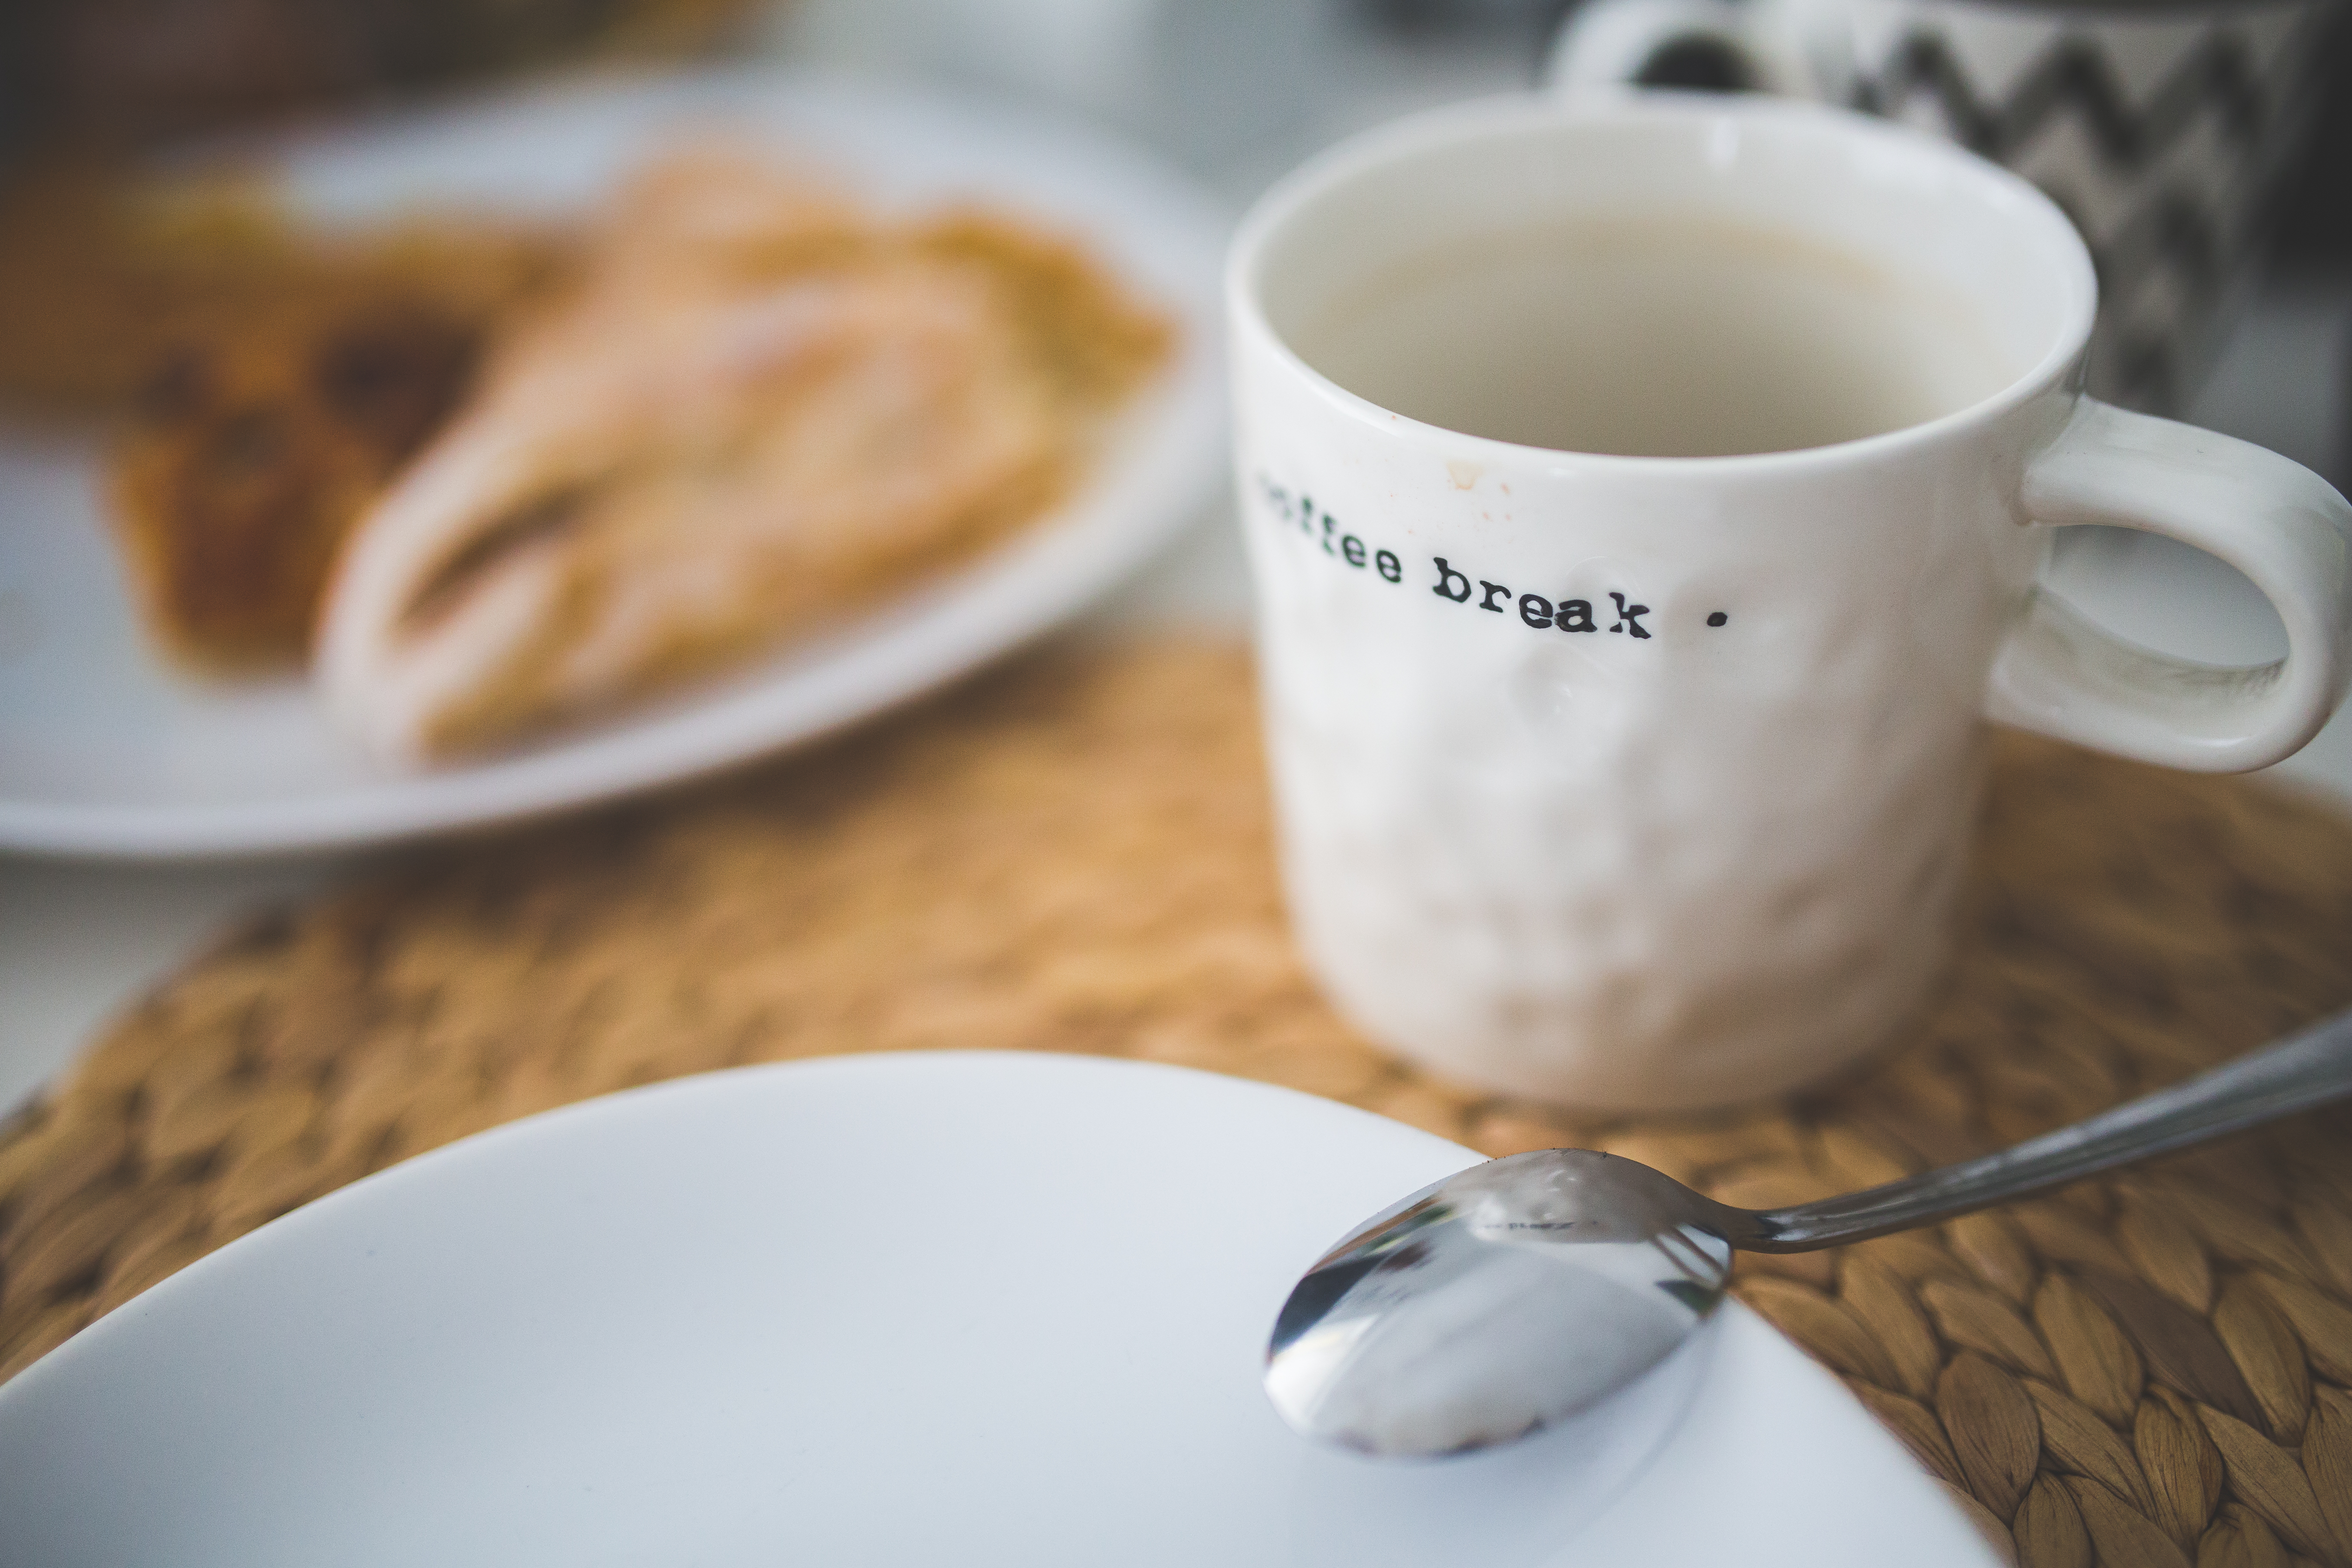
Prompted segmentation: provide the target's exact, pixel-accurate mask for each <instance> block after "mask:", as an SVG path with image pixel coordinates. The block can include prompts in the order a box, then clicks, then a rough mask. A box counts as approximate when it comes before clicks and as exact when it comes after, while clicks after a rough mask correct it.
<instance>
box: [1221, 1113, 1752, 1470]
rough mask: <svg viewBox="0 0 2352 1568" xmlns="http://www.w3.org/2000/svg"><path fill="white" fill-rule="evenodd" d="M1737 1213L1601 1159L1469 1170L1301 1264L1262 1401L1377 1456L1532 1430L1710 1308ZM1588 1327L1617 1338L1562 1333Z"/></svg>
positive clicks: (1614, 1383) (1456, 1446)
mask: <svg viewBox="0 0 2352 1568" xmlns="http://www.w3.org/2000/svg"><path fill="white" fill-rule="evenodd" d="M1727 1212H1728V1211H1726V1210H1724V1208H1723V1205H1720V1204H1717V1203H1714V1202H1712V1201H1711V1200H1709V1199H1707V1198H1705V1197H1702V1196H1701V1195H1699V1194H1696V1193H1694V1192H1692V1191H1691V1190H1690V1189H1689V1188H1687V1187H1685V1186H1684V1185H1683V1184H1680V1183H1679V1182H1675V1181H1674V1180H1672V1179H1670V1178H1668V1177H1666V1176H1664V1175H1661V1174H1659V1173H1657V1172H1655V1171H1654V1170H1652V1169H1650V1167H1648V1166H1647V1165H1643V1164H1640V1163H1635V1162H1634V1161H1632V1160H1626V1159H1622V1158H1620V1157H1618V1156H1616V1155H1613V1154H1601V1153H1595V1152H1591V1150H1585V1149H1547V1150H1543V1151H1540V1152H1536V1153H1532V1154H1515V1155H1513V1156H1511V1157H1510V1158H1508V1159H1505V1160H1496V1161H1492V1162H1489V1163H1486V1164H1484V1165H1474V1166H1472V1167H1471V1168H1470V1169H1469V1170H1466V1171H1464V1172H1461V1173H1458V1174H1456V1175H1453V1176H1449V1177H1447V1178H1446V1179H1445V1180H1444V1181H1442V1182H1439V1183H1436V1184H1433V1185H1432V1186H1428V1187H1424V1188H1423V1189H1422V1190H1421V1191H1420V1192H1418V1193H1415V1194H1412V1196H1411V1197H1409V1198H1406V1199H1405V1200H1404V1201H1403V1202H1402V1203H1400V1204H1398V1205H1395V1206H1394V1207H1392V1208H1391V1209H1390V1210H1388V1211H1387V1212H1385V1213H1383V1214H1381V1215H1376V1216H1375V1217H1374V1218H1373V1219H1371V1220H1370V1221H1369V1222H1368V1223H1366V1224H1365V1225H1364V1226H1361V1227H1360V1228H1359V1229H1357V1230H1356V1231H1355V1232H1353V1233H1352V1234H1351V1235H1349V1237H1346V1238H1345V1239H1344V1240H1342V1241H1341V1242H1340V1243H1339V1246H1337V1247H1334V1248H1332V1250H1331V1251H1330V1252H1329V1253H1328V1255H1327V1256H1326V1257H1325V1258H1323V1259H1322V1261H1320V1262H1318V1264H1316V1265H1315V1267H1314V1268H1311V1269H1309V1270H1308V1271H1307V1276H1306V1278H1304V1279H1301V1280H1300V1281H1299V1282H1298V1286H1297V1289H1295V1290H1293V1291H1292V1292H1291V1295H1290V1300H1289V1301H1288V1302H1287V1303H1286V1304H1285V1305H1284V1307H1283V1310H1282V1315H1281V1317H1280V1318H1279V1319H1278V1320H1277V1321H1276V1324H1275V1330H1274V1337H1273V1341H1272V1342H1271V1343H1270V1344H1269V1345H1268V1347H1267V1351H1266V1375H1265V1386H1266V1392H1267V1393H1268V1394H1270V1395H1271V1396H1272V1397H1273V1399H1274V1403H1275V1405H1276V1408H1277V1409H1278V1410H1280V1411H1281V1412H1282V1415H1283V1416H1284V1418H1285V1419H1286V1420H1287V1421H1288V1422H1289V1423H1290V1424H1291V1425H1292V1426H1295V1427H1297V1428H1298V1429H1299V1430H1301V1431H1304V1432H1310V1433H1313V1434H1314V1435H1316V1436H1321V1437H1325V1438H1328V1439H1329V1440H1331V1441H1333V1442H1337V1443H1341V1444H1344V1445H1346V1446H1348V1447H1352V1448H1357V1449H1360V1450H1362V1451H1364V1452H1366V1453H1370V1454H1380V1455H1400V1456H1402V1455H1423V1456H1426V1455H1438V1454H1448V1453H1456V1452H1461V1451H1463V1450H1465V1449H1471V1448H1482V1447H1488V1446H1490V1445H1492V1444H1495V1443H1500V1442H1507V1441H1508V1440H1510V1439H1512V1438H1514V1437H1517V1436H1523V1435H1524V1434H1526V1433H1528V1432H1532V1431H1534V1430H1535V1429H1536V1428H1538V1427H1539V1426H1548V1425H1549V1424H1550V1423H1552V1422H1554V1421H1557V1420H1559V1418H1560V1417H1562V1416H1564V1415H1570V1414H1573V1413H1574V1412H1576V1411H1578V1410H1580V1409H1582V1408H1584V1407H1585V1406H1587V1405H1591V1404H1593V1403H1595V1402H1596V1401H1598V1400H1600V1399H1602V1398H1605V1397H1606V1396H1607V1395H1609V1394H1612V1393H1614V1392H1615V1391H1616V1390H1618V1389H1620V1388H1622V1387H1623V1386H1625V1384H1628V1383H1630V1382H1632V1381H1633V1379H1634V1378H1636V1377H1638V1376H1640V1375H1641V1374H1642V1373H1644V1372H1647V1371H1648V1370H1649V1369H1650V1368H1651V1367H1653V1366H1654V1365H1656V1364H1657V1363H1659V1362H1661V1361H1664V1359H1665V1358H1666V1357H1667V1356H1668V1355H1670V1354H1672V1353H1673V1352H1674V1350H1675V1347H1676V1346H1678V1345H1680V1344H1681V1343H1682V1342H1683V1341H1684V1340H1685V1339H1686V1338H1687V1337H1689V1335H1690V1332H1691V1331H1692V1330H1694V1329H1696V1327H1697V1326H1698V1324H1699V1323H1700V1322H1701V1321H1703V1320H1705V1319H1706V1316H1707V1314H1708V1313H1710V1312H1712V1311H1713V1310H1715V1307H1716V1304H1717V1302H1718V1301H1720V1300H1722V1298H1723V1290H1724V1286H1725V1284H1726V1282H1727V1280H1728V1279H1729V1277H1730V1268H1731V1247H1730V1246H1729V1245H1728V1244H1727V1242H1725V1241H1724V1240H1723V1239H1722V1237H1721V1236H1720V1234H1719V1231H1720V1230H1721V1228H1722V1227H1723V1223H1724V1222H1723V1219H1722V1215H1724V1214H1726V1213H1727ZM1575 1323H1584V1324H1589V1325H1598V1324H1605V1325H1607V1328H1606V1331H1603V1332H1598V1333H1593V1332H1587V1333H1578V1332H1570V1331H1563V1325H1567V1324H1575Z"/></svg>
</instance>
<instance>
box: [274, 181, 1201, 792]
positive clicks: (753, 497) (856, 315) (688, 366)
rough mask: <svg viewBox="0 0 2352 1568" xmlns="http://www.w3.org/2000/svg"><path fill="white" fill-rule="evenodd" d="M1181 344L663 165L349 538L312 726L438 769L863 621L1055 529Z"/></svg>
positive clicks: (1071, 264) (1076, 260)
mask: <svg viewBox="0 0 2352 1568" xmlns="http://www.w3.org/2000/svg"><path fill="white" fill-rule="evenodd" d="M1167 342H1168V329H1167V327H1166V325H1165V323H1164V322H1163V321H1161V320H1160V318H1158V317H1157V316H1156V315H1154V314H1152V313H1151V312H1150V311H1148V310H1144V309H1142V308H1141V307H1139V306H1138V305H1135V304H1133V303H1132V302H1130V301H1129V300H1126V299H1125V298H1124V297H1123V295H1122V294H1121V293H1120V292H1119V291H1118V289H1116V287H1115V286H1113V285H1111V284H1109V283H1108V281H1107V280H1105V279H1102V277H1101V274H1100V273H1099V271H1098V270H1097V269H1096V268H1094V267H1093V266H1092V265H1091V264H1090V263H1088V262H1087V261H1086V260H1085V258H1083V257H1081V256H1080V255H1079V254H1078V253H1076V251H1074V250H1072V249H1071V248H1069V247H1066V246H1065V245H1062V244H1059V243H1058V242H1055V241H1052V240H1049V239H1045V238H1043V237H1035V236H1033V235H1030V234H1028V233H1026V232H1024V230H1022V229H1021V228H1020V227H1019V226H1015V225H1013V224H1011V223H1008V222H1005V221H1003V220H996V219H989V218H984V217H981V216H975V215H969V214H965V215H955V216H949V217H947V218H944V219H940V220H936V221H932V222H928V223H924V224H918V225H892V224H886V223H881V222H878V221H877V220H875V219H874V218H872V217H870V216H866V215H865V214H863V213H861V212H859V211H858V210H857V209H856V208H855V207H854V206H852V205H849V204H847V203H845V201H843V200H842V199H841V198H840V197H838V196H837V195H833V194H832V193H830V192H827V191H825V190H824V189H822V188H820V187H814V186H812V185H810V184H807V183H805V182H803V181H801V180H798V179H796V178H794V177H793V176H791V175H789V174H782V173H780V172H778V171H777V170H775V169H773V168H772V167H769V166H768V165H765V164H763V163H757V162H755V161H752V160H750V159H747V158H745V157H743V156H741V155H740V154H735V153H726V152H704V153H698V154H693V155H688V156H685V157H681V158H679V159H677V160H674V161H672V162H670V163H666V164H663V165H660V166H657V167H656V168H655V169H654V170H652V171H650V172H649V173H648V174H646V176H644V177H643V178H642V179H641V180H640V181H638V182H637V183H636V184H635V185H634V186H633V187H632V188H631V189H630V190H629V191H628V192H627V193H625V195H623V196H622V198H621V199H620V200H619V201H618V202H617V203H616V205H615V207H614V214H613V216H612V219H611V221H610V223H609V225H608V226H607V228H606V230H605V232H604V237H603V238H602V239H601V240H600V241H599V243H598V244H597V245H596V247H594V249H593V253H592V255H591V258H590V259H589V262H588V265H587V268H586V269H585V272H584V275H583V281H582V283H581V284H580V286H579V288H578V289H577V290H576V291H575V292H573V293H572V295H571V296H569V297H568V298H567V299H565V300H563V301H562V304H561V305H560V306H559V307H556V308H554V309H551V310H548V311H547V312H545V313H544V314H543V315H542V316H541V317H540V318H539V319H537V320H535V321H531V322H530V323H529V324H528V325H527V326H524V327H521V328H519V329H518V330H517V331H515V332H514V333H513V334H512V335H511V336H510V337H509V340H508V341H506V342H504V343H502V344H501V345H500V346H499V349H498V350H497V352H496V353H495V354H494V356H493V358H492V361H491V363H489V365H488V367H487V369H486V371H485V373H484V375H483V378H482V384H481V390H480V392H479V394H478V395H477V396H476V398H475V399H474V400H473V401H472V402H471V403H470V404H469V405H468V406H467V408H466V409H465V410H464V411H463V413H462V414H461V415H460V416H458V417H457V419H456V421H455V422H454V423H453V424H452V426H451V427H450V428H449V430H448V431H447V432H446V435H445V436H444V437H442V438H441V439H440V440H439V441H438V442H437V443H436V445H435V446H434V447H433V448H432V449H430V450H429V451H428V452H427V453H426V454H425V456H424V457H423V458H421V459H420V460H419V462H418V463H417V464H416V466H415V468H414V469H413V470H412V471H411V472H410V473H408V474H407V475H406V476H404V479H402V481H401V482H400V483H399V485H397V486H396V487H395V488H394V490H393V491H392V493H390V494H389V495H387V496H386V497H385V498H384V500H383V502H382V503H381V504H380V505H379V506H378V507H377V508H375V509H374V510H373V512H372V513H371V514H370V515H369V517H368V518H367V519H366V521H364V522H363V523H362V526H361V528H360V530H359V531H358V532H357V533H356V534H355V535H354V536H353V538H352V542H351V543H350V546H349V547H348V549H347V550H346V552H345V553H344V556H343V558H342V560H341V563H339V564H338V567H337V569H336V577H335V582H334V584H333V586H332V588H331V595H330V599H329V602H328V607H327V610H326V612H325V616H324V618H323V620H322V623H321V627H320V649H319V658H318V668H319V672H320V678H321V679H322V682H323V683H324V686H325V689H326V691H327V693H328V697H329V700H330V702H331V704H332V706H333V707H334V708H335V710H337V712H338V713H339V714H340V715H341V717H342V718H343V719H344V720H345V721H347V722H349V723H350V724H351V725H352V727H353V728H355V729H356V730H357V731H359V732H360V733H361V734H362V736H364V737H365V738H366V739H367V740H368V741H369V742H371V743H372V744H373V746H375V747H376V748H377V749H379V750H380V751H383V752H386V753H389V754H392V755H394V756H401V757H407V758H420V757H429V756H435V755H442V754H447V753H451V752H462V751H467V750H473V749H478V748H481V747H485V746H488V745H493V744H497V743H499V742H504V741H508V740H510V739H512V738H515V737H517V736H520V735H526V734H529V733H530V732H532V731H538V730H541V729H544V728H547V727H549V726H551V725H556V724H560V723H563V722H566V721H572V720H574V719H577V718H579V717H582V716H583V715H588V714H592V713H595V712H598V711H601V710H607V709H610V708H612V707H614V706H615V705H616V704H619V703H622V702H625V701H627V700H631V699H633V698H635V697H638V696H640V695H642V694H644V693H646V692H648V691H651V690H655V689H659V688H663V687H667V686H669V685H672V684H675V683H676V682H677V681H679V680H681V679H686V678H688V677H690V676H693V675H697V674H700V673H703V672H706V671H709V670H710V669H713V668H717V667H719V666H720V665H723V664H726V663H729V662H732V661H738V660H740V659H741V658H744V657H746V656H748V655H750V654H752V653H755V652H756V651H758V650H761V649H763V648H766V647H771V646H773V645H774V644H775V643H777V642H778V641H779V640H780V639H782V638H784V637H789V636H792V635H794V634H798V633H804V632H806V631H808V630H810V629H812V628H814V627H816V626H821V625H823V624H824V623H825V622H827V621H829V620H832V619H835V618H837V617H839V616H845V615H846V614H850V613H853V612H855V611H856V610H858V609H861V608H863V607H865V606H866V605H870V604H871V603H873V602H874V601H875V600H876V599H877V598H878V597H880V596H882V595H885V594H887V593H888V592H890V591H891V590H893V589H895V588H898V587H899V586H902V585H903V584H907V583H908V582H909V581H911V580H914V579H916V578H918V577H919V576H921V575H923V574H929V573H933V572H937V571H939V570H940V569H942V568H945V567H947V566H950V565H952V564H954V563H958V562H961V561H963V560H967V559H969V558H970V557H971V555H972V554H974V553H975V552H978V551H980V550H982V549H983V548H985V547H986V546H987V545H989V544H991V543H992V542H995V541H997V540H999V539H1001V538H1003V536H1004V535H1005V534H1006V533H1008V532H1009V531H1012V530H1013V529H1015V528H1017V527H1018V526H1020V525H1021V524H1022V523H1024V522H1025V521H1028V520H1030V519H1032V518H1034V517H1035V516H1037V515H1038V514H1039V513H1041V512H1042V511H1044V510H1046V509H1047V508H1048V507H1050V506H1051V505H1052V504H1053V503H1054V501H1055V500H1057V499H1058V498H1059V497H1060V496H1061V495H1062V494H1063V493H1065V491H1066V489H1067V487H1068V485H1069V483H1070V480H1071V478H1072V476H1073V474H1074V473H1075V472H1076V470H1077V468H1079V467H1080V466H1081V465H1082V464H1083V463H1084V461H1085V460H1086V458H1087V455H1088V449H1089V447H1090V445H1091V442H1092V440H1093V437H1095V435H1096V433H1097V428H1098V426H1099V425H1100V424H1101V422H1102V420H1103V418H1104V416H1106V415H1107V414H1108V411H1109V410H1110V409H1111V408H1112V407H1113V406H1114V405H1115V404H1116V403H1117V401H1118V398H1119V397H1120V396H1121V395H1124V394H1125V393H1126V392H1127V391H1128V390H1129V389H1130V388H1131V387H1132V386H1133V385H1134V384H1135V383H1136V382H1137V381H1138V380H1139V378H1140V377H1141V376H1142V375H1144V374H1148V372H1149V370H1150V366H1151V365H1152V364H1153V363H1156V362H1157V361H1158V359H1159V358H1160V356H1161V355H1162V354H1164V353H1165V350H1166V345H1167Z"/></svg>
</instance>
